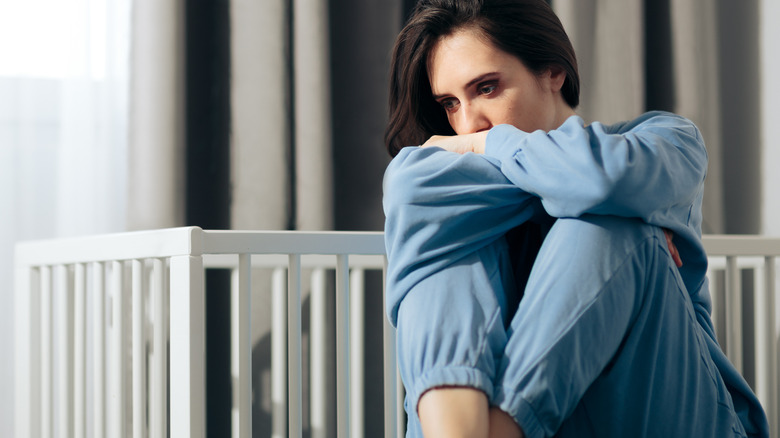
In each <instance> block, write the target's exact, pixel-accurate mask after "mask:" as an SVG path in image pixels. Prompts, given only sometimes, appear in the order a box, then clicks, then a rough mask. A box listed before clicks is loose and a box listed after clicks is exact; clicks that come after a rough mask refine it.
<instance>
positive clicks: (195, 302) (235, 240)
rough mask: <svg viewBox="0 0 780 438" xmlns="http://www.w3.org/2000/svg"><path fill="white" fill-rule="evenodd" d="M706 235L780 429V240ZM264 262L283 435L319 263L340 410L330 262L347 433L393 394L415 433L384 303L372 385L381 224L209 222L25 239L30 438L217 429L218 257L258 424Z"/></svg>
mask: <svg viewBox="0 0 780 438" xmlns="http://www.w3.org/2000/svg"><path fill="white" fill-rule="evenodd" d="M704 242H705V248H706V250H707V252H708V254H709V255H710V256H711V271H710V274H709V275H710V278H711V282H712V284H713V295H714V302H715V304H716V309H715V312H714V316H715V318H714V320H715V323H716V327H717V332H718V334H719V336H722V337H724V339H722V342H725V346H726V350H727V354H728V355H729V358H730V359H731V360H732V361H733V362H734V363H735V364H736V365H737V367H738V369H740V371H744V372H747V374H749V375H750V379H749V381H751V380H752V383H753V384H754V388H755V389H756V392H757V394H758V396H759V398H760V399H761V401H762V403H763V404H764V407H765V409H766V410H767V415H768V416H769V417H770V427H771V428H773V429H772V431H773V432H772V436H775V437H780V435H779V434H778V429H777V428H778V418H780V405H779V404H778V389H779V388H778V385H779V383H778V374H779V373H778V344H780V336H778V327H777V318H776V315H777V309H776V306H777V303H776V299H775V294H776V292H775V291H776V290H777V288H776V282H777V280H778V278H777V276H776V272H777V266H778V264H777V258H778V257H780V239H776V238H761V237H747V236H741V237H735V236H706V237H705V239H704ZM253 267H263V268H269V269H270V270H272V275H271V282H272V287H271V290H272V292H271V293H272V307H273V310H272V312H271V313H272V315H273V318H272V319H273V324H272V327H273V328H272V330H271V337H272V342H271V343H272V347H271V351H272V353H271V356H272V357H271V362H272V365H271V374H272V378H271V386H272V387H271V393H272V402H273V427H272V431H273V432H272V436H273V437H275V438H276V437H279V438H281V437H285V436H289V437H301V436H302V426H301V425H302V423H303V420H304V418H303V415H304V412H303V409H302V406H303V404H304V402H303V400H302V397H303V394H302V387H301V382H302V379H303V376H302V369H303V367H302V355H301V347H302V337H301V291H302V278H301V277H302V275H303V273H304V272H305V273H310V274H311V278H310V284H311V295H310V306H311V311H310V313H311V327H312V329H311V336H312V338H311V341H310V342H311V350H310V354H309V365H310V370H311V374H310V376H309V379H310V388H309V391H308V399H307V401H306V403H308V411H307V418H306V421H307V424H309V425H310V426H309V427H310V430H311V435H312V437H315V436H324V435H323V433H324V432H323V431H322V430H321V428H320V427H319V426H320V425H321V424H323V422H324V419H323V418H322V415H324V412H326V409H324V405H325V403H327V402H326V394H325V391H326V390H325V388H326V386H325V381H324V380H325V376H324V375H323V373H322V372H319V371H318V367H317V364H321V363H322V362H323V361H322V357H323V354H324V353H323V351H322V349H321V348H318V347H317V346H318V345H322V344H324V342H323V340H322V339H317V338H316V337H315V336H316V334H317V333H324V330H319V329H317V328H316V327H317V325H319V324H324V320H325V318H324V317H323V314H324V304H322V300H321V299H320V298H318V297H321V296H322V294H321V293H320V291H322V290H324V288H325V287H326V282H327V277H328V275H326V272H327V271H328V270H334V271H335V277H336V280H335V282H336V285H335V286H336V318H335V319H336V336H337V339H336V362H337V365H336V381H337V383H336V388H337V389H336V390H337V401H338V403H337V408H336V416H337V419H336V424H337V434H338V436H339V437H362V436H363V430H364V427H363V426H364V424H363V422H364V407H365V406H366V405H367V404H371V403H383V404H384V435H385V438H391V437H401V436H403V433H404V415H403V412H402V408H401V406H402V405H401V401H402V399H403V388H402V385H401V384H400V379H399V378H398V374H397V369H396V366H395V364H396V360H395V349H394V346H395V341H394V331H393V329H392V327H390V326H389V324H388V323H387V320H386V318H385V317H384V314H382V315H377V316H376V317H377V318H382V320H383V321H384V330H383V333H384V335H383V337H384V348H383V352H384V400H364V399H363V384H364V382H363V380H364V374H363V370H364V367H363V363H362V357H363V354H362V350H361V349H362V348H363V344H364V339H363V337H362V335H363V330H364V329H363V326H362V323H363V315H362V313H361V312H362V311H363V308H364V307H363V301H362V300H363V298H364V294H365V293H366V290H365V288H364V287H363V283H364V282H363V278H364V272H366V271H367V270H380V271H382V272H384V267H385V258H384V242H383V236H382V234H381V233H357V232H350V233H344V232H321V233H310V232H261V231H204V230H201V229H200V228H197V227H188V228H177V229H167V230H158V231H147V232H130V233H120V234H112V235H102V236H90V237H83V238H72V239H59V240H49V241H38V242H26V243H22V244H19V245H17V248H16V300H15V303H16V309H15V315H16V326H15V333H16V334H15V336H16V351H15V360H16V388H15V390H16V391H15V393H16V409H17V412H16V436H17V437H47V438H48V437H54V436H57V437H87V436H91V437H102V436H107V437H125V436H128V437H129V436H132V437H134V438H135V437H138V438H140V437H147V436H148V437H150V438H151V437H166V436H171V437H203V436H205V434H206V432H205V414H206V412H205V383H206V382H205V369H204V363H205V358H204V354H205V353H204V351H205V327H204V315H205V304H204V295H205V281H204V277H205V275H204V272H205V270H206V269H208V268H228V269H231V270H232V272H233V275H232V281H231V285H232V293H231V306H232V312H231V374H232V382H233V404H232V431H233V436H234V437H241V438H247V437H250V436H252V417H251V412H250V411H251V406H252V394H251V388H252V384H251V370H252V363H251V355H250V352H251V347H252V345H251V335H250V334H251V306H250V290H251V287H250V285H251V283H252V281H253V275H252V271H253V269H252V268H253ZM746 269H747V270H746ZM718 272H725V275H721V274H718ZM743 273H746V274H750V273H755V274H754V277H755V279H756V280H755V281H754V282H753V283H754V285H755V286H756V287H754V288H752V289H751V291H750V292H751V293H750V295H752V296H753V298H754V300H753V302H754V305H755V311H754V312H749V311H748V312H743V311H745V310H750V309H743V301H742V287H741V286H742V284H741V283H742V282H741V278H742V274H743ZM721 277H725V281H721ZM721 284H724V285H725V286H723V287H721ZM376 292H377V293H378V292H379V291H376ZM107 310H108V311H107ZM743 313H744V314H746V315H752V316H754V318H753V319H754V322H755V325H754V328H753V326H751V325H747V324H744V323H743V319H742V317H743ZM126 317H129V321H128V320H125V318H126ZM743 326H748V327H750V328H752V330H748V332H749V333H748V335H751V333H750V332H752V334H753V336H750V339H749V341H750V342H748V343H749V344H750V345H753V346H754V348H752V349H751V348H745V346H744V345H743V341H745V337H744V336H743V330H742V328H743ZM97 328H101V329H97ZM88 334H89V339H88V338H87V336H88ZM167 348H169V349H170V350H169V354H165V353H166V349H167ZM746 351H747V352H748V353H750V354H748V355H747V357H746V356H745V352H746ZM169 358H170V360H169ZM87 369H89V370H91V372H90V374H89V375H87V374H86V370H87ZM147 371H148V375H147ZM748 371H749V372H748ZM285 406H286V407H287V409H284V408H285Z"/></svg>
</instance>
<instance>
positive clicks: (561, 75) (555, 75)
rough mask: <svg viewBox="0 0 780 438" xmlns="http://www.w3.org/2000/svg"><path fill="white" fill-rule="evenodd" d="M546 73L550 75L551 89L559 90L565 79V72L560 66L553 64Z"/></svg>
mask: <svg viewBox="0 0 780 438" xmlns="http://www.w3.org/2000/svg"><path fill="white" fill-rule="evenodd" d="M548 73H549V75H550V76H549V77H550V87H551V88H552V91H553V92H556V91H561V88H563V83H564V82H565V81H566V72H565V71H564V70H563V69H562V68H560V67H558V66H556V65H554V66H552V67H550V69H549V70H548Z"/></svg>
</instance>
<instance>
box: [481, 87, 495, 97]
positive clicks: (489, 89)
mask: <svg viewBox="0 0 780 438" xmlns="http://www.w3.org/2000/svg"><path fill="white" fill-rule="evenodd" d="M494 91H496V84H483V85H480V87H479V94H482V95H488V94H491V93H493V92H494Z"/></svg>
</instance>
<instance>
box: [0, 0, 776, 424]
mask: <svg viewBox="0 0 780 438" xmlns="http://www.w3.org/2000/svg"><path fill="white" fill-rule="evenodd" d="M551 3H552V5H553V7H554V8H555V10H556V11H557V12H558V14H559V16H560V18H561V20H562V21H563V23H564V26H565V27H566V29H567V31H568V33H569V36H570V37H571V39H572V41H573V43H574V46H575V49H576V52H577V55H578V59H579V62H580V73H581V77H582V90H583V91H582V99H581V101H582V104H581V106H580V108H578V112H579V114H580V115H582V116H583V117H584V118H585V119H586V120H588V121H591V120H599V121H602V122H615V121H619V120H625V119H628V118H632V117H635V116H637V115H639V114H641V113H642V112H644V111H647V110H654V109H660V110H668V111H673V112H677V113H679V114H682V115H684V116H686V117H689V118H691V119H692V120H693V121H694V122H695V123H696V124H697V125H698V126H699V127H700V128H701V130H702V133H703V135H704V138H705V141H706V144H707V148H708V153H709V157H710V164H709V172H708V177H707V181H706V192H705V204H704V220H705V229H704V232H705V233H739V234H742V233H747V234H767V235H780V194H778V191H777V190H776V189H773V187H778V185H780V172H778V171H777V170H778V168H779V167H780V140H778V138H777V134H776V133H775V131H774V130H773V128H774V127H780V108H778V99H780V81H778V74H780V73H778V71H780V47H779V46H780V29H779V28H778V26H777V23H780V2H777V1H776V0H716V1H713V0H553V1H551ZM413 4H414V1H412V0H199V1H184V0H24V1H18V0H0V351H5V352H6V353H5V354H4V357H5V359H3V360H0V436H13V425H14V420H13V400H14V399H13V391H14V386H13V379H14V370H13V363H14V361H13V353H12V352H13V345H14V338H13V327H14V325H13V320H14V311H13V309H14V295H13V245H14V243H15V242H17V241H20V240H29V239H40V238H52V237H63V236H75V235H84V234H94V233H105V232H119V231H127V230H139V229H152V228H163V227H174V226H183V225H197V226H200V227H203V228H208V229H268V230H287V229H292V230H381V229H382V226H383V219H384V216H383V213H382V209H381V196H382V187H381V184H382V174H383V171H384V168H385V166H386V165H387V163H388V162H389V159H390V158H389V156H388V155H387V153H386V152H385V150H384V146H383V140H382V138H383V131H384V125H385V122H386V118H387V109H386V106H387V79H388V68H389V59H390V50H391V47H392V44H393V41H394V38H395V35H396V34H397V33H398V31H399V30H400V28H401V26H402V24H403V22H404V20H405V17H406V16H407V15H408V13H409V11H410V10H411V8H412V6H413ZM256 294H257V296H253V298H252V300H253V307H254V306H258V308H261V307H263V306H264V304H263V303H264V302H267V300H268V299H267V297H266V296H265V295H264V294H263V292H262V291H257V292H256ZM225 296H226V294H220V295H219V296H217V295H216V294H214V296H211V297H209V296H207V300H209V303H207V308H208V309H209V312H211V314H210V315H207V325H208V330H209V335H208V336H209V337H210V338H209V339H210V341H207V342H211V344H210V345H217V344H218V340H220V339H223V338H222V337H221V336H223V335H225V331H226V330H228V328H227V325H226V320H225V319H224V318H225V315H229V313H225V312H229V309H228V307H227V305H228V304H227V302H226V301H225ZM367 305H368V306H373V307H374V308H376V309H377V311H379V310H378V309H381V301H379V300H378V299H377V297H374V298H373V300H372V299H369V303H368V304H367ZM265 307H267V306H265ZM376 327H380V326H379V325H377V326H376ZM267 331H268V327H266V326H265V325H264V323H263V322H262V321H260V322H256V321H253V336H254V338H255V339H256V342H257V344H258V346H260V345H261V344H262V342H263V340H264V339H266V338H267ZM212 336H213V337H212ZM207 348H208V347H207ZM258 348H259V347H258ZM216 351H217V350H216V348H214V349H211V352H216ZM257 351H258V352H256V353H253V354H258V355H259V356H257V357H255V359H256V360H257V362H256V363H258V364H260V363H261V362H262V359H260V358H261V357H263V354H264V353H263V351H261V350H260V349H258V350H257ZM221 356H227V357H225V358H224V359H225V360H229V355H226V354H225V355H223V354H214V355H209V362H208V365H207V367H208V369H209V371H207V372H208V373H209V376H218V375H222V374H220V373H221V372H222V371H224V370H223V367H228V366H229V364H227V362H226V361H225V360H222V359H219V357H221ZM212 357H216V359H212ZM258 366H259V365H258ZM225 369H226V370H229V368H225ZM377 376H378V377H379V378H381V377H380V376H381V375H377ZM369 377H370V376H369ZM210 378H211V377H210ZM220 379H221V378H215V379H214V381H215V382H218V384H217V385H212V386H209V388H212V389H211V390H208V389H207V391H210V392H209V407H208V412H209V414H208V415H209V418H208V427H209V435H210V436H213V435H221V434H223V433H225V434H226V431H225V429H224V428H225V427H228V428H229V403H230V400H231V399H230V397H231V396H230V389H229V381H228V382H226V383H225V382H222V381H221V380H220ZM219 382H222V383H225V384H226V386H227V389H225V388H221V386H225V385H222V384H221V383H219ZM255 398H256V402H255V403H256V407H255V408H254V410H255V411H257V412H254V415H255V418H256V419H255V424H256V425H262V424H264V423H263V418H264V417H263V415H265V414H264V413H263V409H264V408H263V404H262V403H261V402H260V401H258V400H261V399H262V396H261V395H259V394H256V395H255ZM367 400H370V399H367ZM223 404H224V405H225V406H226V409H227V411H226V413H225V411H224V409H222V408H220V406H221V405H223ZM369 411H370V409H369ZM224 415H227V417H226V418H223V416H224ZM225 425H227V426H225ZM372 427H376V428H377V429H376V430H377V431H378V430H381V423H380V424H377V425H376V426H372V425H370V424H369V425H367V428H369V430H367V431H366V435H367V436H378V435H379V432H376V433H374V432H372V431H373V429H371V428H372ZM256 430H257V431H258V432H256V433H260V434H261V435H258V436H265V435H262V434H263V433H265V432H263V430H264V429H263V426H260V427H257V426H256Z"/></svg>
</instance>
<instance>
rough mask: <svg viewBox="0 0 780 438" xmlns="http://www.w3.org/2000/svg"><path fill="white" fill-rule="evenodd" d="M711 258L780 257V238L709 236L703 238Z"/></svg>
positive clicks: (744, 235) (732, 235)
mask: <svg viewBox="0 0 780 438" xmlns="http://www.w3.org/2000/svg"><path fill="white" fill-rule="evenodd" d="M702 243H703V245H704V251H705V252H706V253H707V255H708V256H710V257H713V256H715V257H725V256H780V237H768V236H758V235H746V234H742V235H738V234H729V235H724V234H708V235H705V236H703V237H702Z"/></svg>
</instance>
